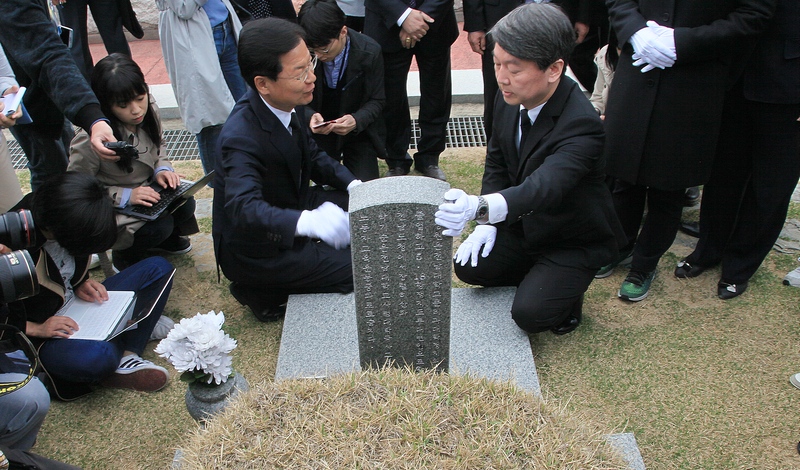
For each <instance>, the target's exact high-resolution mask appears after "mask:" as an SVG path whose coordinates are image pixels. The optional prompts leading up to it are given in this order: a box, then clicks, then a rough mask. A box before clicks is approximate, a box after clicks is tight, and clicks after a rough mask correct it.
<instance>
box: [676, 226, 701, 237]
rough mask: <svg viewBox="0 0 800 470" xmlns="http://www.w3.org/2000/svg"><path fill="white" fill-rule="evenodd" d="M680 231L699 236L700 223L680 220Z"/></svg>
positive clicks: (691, 235)
mask: <svg viewBox="0 0 800 470" xmlns="http://www.w3.org/2000/svg"><path fill="white" fill-rule="evenodd" d="M680 231H681V232H683V233H685V234H686V235H689V236H690V237H694V238H699V237H700V223H699V222H681V226H680Z"/></svg>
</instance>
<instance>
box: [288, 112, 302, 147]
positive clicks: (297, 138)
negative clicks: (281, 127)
mask: <svg viewBox="0 0 800 470" xmlns="http://www.w3.org/2000/svg"><path fill="white" fill-rule="evenodd" d="M289 128H290V129H291V130H292V137H293V138H294V142H295V143H296V144H297V148H299V149H300V151H301V152H302V151H303V129H302V128H301V127H300V118H298V117H297V113H292V119H291V120H290V121H289Z"/></svg>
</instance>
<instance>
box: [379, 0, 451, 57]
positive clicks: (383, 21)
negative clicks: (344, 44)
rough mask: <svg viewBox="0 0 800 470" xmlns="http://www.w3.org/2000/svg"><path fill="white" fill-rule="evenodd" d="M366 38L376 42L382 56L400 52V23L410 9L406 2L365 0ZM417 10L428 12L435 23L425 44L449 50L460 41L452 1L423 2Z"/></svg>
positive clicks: (418, 3) (427, 0)
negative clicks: (385, 53)
mask: <svg viewBox="0 0 800 470" xmlns="http://www.w3.org/2000/svg"><path fill="white" fill-rule="evenodd" d="M364 6H365V15H364V34H366V35H367V36H369V37H371V38H372V39H374V40H375V41H376V42H377V43H378V44H379V45H380V46H381V49H382V50H383V52H397V51H399V50H400V49H402V48H403V45H402V44H401V43H400V27H399V26H397V20H398V19H399V18H400V16H401V15H402V14H403V12H404V11H406V9H407V8H408V4H407V3H405V2H404V1H403V0H366V1H365V2H364ZM416 9H417V10H420V11H422V12H425V13H426V14H428V15H429V16H430V17H431V18H433V19H434V22H433V23H431V24H430V29H429V30H428V33H427V34H426V35H425V37H423V38H422V40H423V41H428V42H433V41H435V42H437V43H440V44H442V45H446V46H450V45H451V44H453V42H455V40H456V39H457V38H458V23H457V22H456V14H455V11H453V0H420V1H418V2H417V7H416Z"/></svg>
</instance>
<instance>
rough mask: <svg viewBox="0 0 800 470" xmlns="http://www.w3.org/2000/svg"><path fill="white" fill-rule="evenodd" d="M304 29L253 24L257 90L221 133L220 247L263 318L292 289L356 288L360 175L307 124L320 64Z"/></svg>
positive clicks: (244, 298) (244, 61) (237, 291)
mask: <svg viewBox="0 0 800 470" xmlns="http://www.w3.org/2000/svg"><path fill="white" fill-rule="evenodd" d="M303 36H304V34H303V29H302V28H301V27H300V26H298V25H297V24H294V23H291V22H288V21H286V20H282V19H276V18H265V19H260V20H255V21H251V22H250V23H248V24H247V25H245V27H244V28H243V29H242V32H241V34H240V36H239V67H240V68H241V70H242V75H243V76H244V77H245V80H246V81H247V83H248V84H249V85H250V88H249V89H248V91H247V93H246V94H245V96H244V97H243V98H242V99H241V100H239V102H238V103H237V104H236V106H235V107H234V108H233V111H231V114H230V116H229V117H228V120H227V122H226V123H225V126H224V127H223V129H222V132H221V134H220V138H219V144H220V150H221V153H222V158H221V159H220V161H219V162H218V163H217V168H216V176H215V180H214V209H213V221H214V222H213V230H212V234H213V236H214V250H215V252H216V256H217V263H218V264H219V266H220V267H221V268H222V272H223V273H224V274H225V276H226V277H227V278H228V279H230V280H231V286H230V289H231V293H232V294H233V296H234V297H235V298H236V299H237V300H238V301H239V302H240V303H242V304H244V305H247V306H248V307H250V309H251V310H252V311H253V314H254V315H255V316H256V318H258V319H259V320H261V321H269V320H274V319H277V318H279V317H280V316H281V315H282V314H283V313H284V311H285V308H286V307H285V304H286V300H287V298H288V295H289V294H295V293H312V292H343V293H344V292H350V291H352V290H353V273H352V267H351V262H350V248H349V245H350V227H349V220H348V215H347V212H345V211H346V210H347V203H348V193H347V190H349V189H350V188H352V187H353V186H355V185H357V184H359V183H360V181H359V180H357V179H356V178H355V176H353V174H352V173H351V172H350V171H349V170H348V169H347V168H345V167H344V166H342V165H341V164H339V162H337V161H336V160H334V159H333V158H331V157H329V156H328V155H327V154H326V153H325V152H323V151H322V150H320V149H319V147H317V145H316V143H315V142H314V140H313V139H312V138H311V135H310V132H309V130H308V127H307V126H305V125H301V124H300V118H299V117H298V113H303V109H302V107H303V105H306V104H308V103H309V102H311V99H312V97H313V93H314V82H315V81H316V75H315V74H314V66H315V65H316V63H317V60H316V58H315V57H313V56H312V55H311V53H310V52H309V50H308V47H307V46H306V43H305V41H304V40H303ZM310 181H313V182H314V183H316V185H315V186H313V187H312V186H310V185H309V183H310Z"/></svg>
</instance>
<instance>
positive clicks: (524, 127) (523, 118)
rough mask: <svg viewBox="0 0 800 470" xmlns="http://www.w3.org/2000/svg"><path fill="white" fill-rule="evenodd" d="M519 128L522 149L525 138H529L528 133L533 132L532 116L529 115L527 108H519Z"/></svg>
mask: <svg viewBox="0 0 800 470" xmlns="http://www.w3.org/2000/svg"><path fill="white" fill-rule="evenodd" d="M519 129H520V134H519V135H520V139H519V148H520V149H521V148H522V145H523V144H524V143H525V139H527V138H528V134H530V133H531V118H530V117H529V116H528V110H527V109H525V108H522V109H520V110H519Z"/></svg>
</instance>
